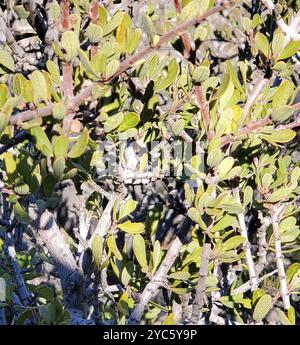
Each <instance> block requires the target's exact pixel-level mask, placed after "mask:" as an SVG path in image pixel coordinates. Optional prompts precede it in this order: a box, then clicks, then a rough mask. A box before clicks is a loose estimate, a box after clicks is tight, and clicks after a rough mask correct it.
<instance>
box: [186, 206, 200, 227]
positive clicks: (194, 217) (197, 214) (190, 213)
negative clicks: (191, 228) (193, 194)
mask: <svg viewBox="0 0 300 345" xmlns="http://www.w3.org/2000/svg"><path fill="white" fill-rule="evenodd" d="M187 214H188V216H189V217H190V218H191V220H192V221H193V222H195V223H198V222H199V218H200V212H199V211H198V210H197V209H196V208H195V207H191V208H189V210H188V212H187Z"/></svg>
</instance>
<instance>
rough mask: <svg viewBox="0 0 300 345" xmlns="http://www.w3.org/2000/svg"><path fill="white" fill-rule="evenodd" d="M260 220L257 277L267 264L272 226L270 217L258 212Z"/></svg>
mask: <svg viewBox="0 0 300 345" xmlns="http://www.w3.org/2000/svg"><path fill="white" fill-rule="evenodd" d="M258 219H259V220H260V222H261V226H260V227H259V228H258V229H257V235H256V236H257V237H258V253H257V256H258V262H257V265H256V267H255V270H256V273H257V275H259V274H260V273H261V272H262V270H263V269H264V267H265V266H266V264H267V248H268V243H267V239H266V236H267V228H268V226H269V225H270V220H269V217H264V216H263V214H262V212H261V211H258Z"/></svg>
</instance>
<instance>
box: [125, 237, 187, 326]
mask: <svg viewBox="0 0 300 345" xmlns="http://www.w3.org/2000/svg"><path fill="white" fill-rule="evenodd" d="M181 247H182V243H181V241H180V239H179V238H178V237H176V238H175V239H174V240H173V241H172V243H171V245H170V247H169V249H168V251H167V254H166V256H165V258H164V259H163V261H162V263H161V265H160V267H159V269H158V270H157V271H156V273H155V274H154V275H153V277H152V279H151V280H150V281H149V283H148V284H147V285H146V287H145V289H144V291H143V292H142V294H141V296H140V301H139V303H138V304H137V305H136V306H135V307H134V309H133V311H132V313H131V315H130V317H129V319H128V325H136V324H139V323H140V321H141V319H142V316H143V313H144V310H145V308H146V306H147V304H148V302H149V301H150V299H151V298H153V297H154V296H155V295H156V294H157V293H158V291H159V288H160V287H161V285H162V284H163V283H164V280H165V278H166V276H167V274H168V272H169V270H170V268H171V267H172V265H173V263H174V261H175V259H176V258H177V256H178V255H179V252H180V249H181Z"/></svg>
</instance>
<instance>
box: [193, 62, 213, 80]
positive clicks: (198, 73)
mask: <svg viewBox="0 0 300 345" xmlns="http://www.w3.org/2000/svg"><path fill="white" fill-rule="evenodd" d="M209 74H210V69H209V68H208V67H207V66H198V67H196V68H195V69H194V71H193V74H192V79H193V81H194V82H196V83H202V82H203V81H205V80H206V79H207V78H208V77H209Z"/></svg>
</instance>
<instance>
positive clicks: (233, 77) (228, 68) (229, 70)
mask: <svg viewBox="0 0 300 345" xmlns="http://www.w3.org/2000/svg"><path fill="white" fill-rule="evenodd" d="M226 71H227V73H228V74H229V76H230V79H231V81H232V83H233V85H234V86H235V87H236V88H237V90H239V91H240V93H241V94H243V93H244V89H243V87H242V85H241V83H240V81H239V79H238V77H237V74H236V72H235V70H234V68H233V66H232V63H231V62H230V60H227V61H226Z"/></svg>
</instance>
